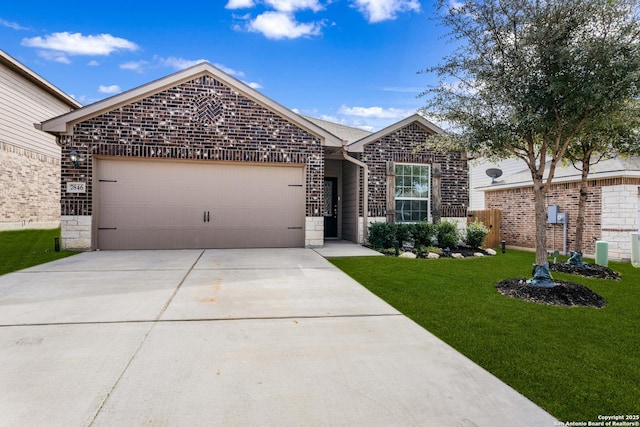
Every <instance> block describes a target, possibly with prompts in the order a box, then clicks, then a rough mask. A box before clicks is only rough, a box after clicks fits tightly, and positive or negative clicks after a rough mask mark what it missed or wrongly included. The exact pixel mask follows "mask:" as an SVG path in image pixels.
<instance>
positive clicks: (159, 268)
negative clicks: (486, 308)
mask: <svg viewBox="0 0 640 427" xmlns="http://www.w3.org/2000/svg"><path fill="white" fill-rule="evenodd" d="M0 425H2V426H65V427H69V426H227V425H229V426H327V425H330V426H392V425H393V426H492V427H495V426H536V427H540V426H550V427H551V426H554V425H555V420H554V419H553V418H552V417H551V416H550V415H549V414H547V413H546V412H544V411H542V410H541V409H540V408H538V407H537V406H536V405H534V404H533V403H531V402H530V401H529V400H527V399H526V398H524V397H523V396H521V395H520V394H518V393H516V392H515V391H514V390H513V389H511V388H509V387H508V386H507V385H505V384H504V383H502V382H500V381H499V380H497V379H496V378H495V377H493V376H492V375H490V374H489V373H487V372H486V371H484V370H483V369H481V368H479V367H478V366H477V365H475V364H474V363H472V362H471V361H469V360H468V359H466V358H465V357H464V356H462V355H460V354H459V353H457V352H456V351H455V350H453V349H452V348H451V347H449V346H448V345H446V344H444V343H443V342H442V341H440V340H438V339H437V338H435V337H434V336H433V335H431V334H430V333H429V332H427V331H425V330H424V329H422V328H421V327H419V326H418V325H416V324H415V323H413V322H412V321H411V320H409V319H407V318H406V317H404V316H403V315H401V314H400V313H398V312H397V311H396V310H395V309H393V308H392V307H390V306H389V305H388V304H386V303H385V302H384V301H382V300H380V299H379V298H377V297H376V296H375V295H373V294H371V293H370V292H369V291H368V290H366V289H365V288H363V287H362V286H360V285H359V284H358V283H357V282H355V281H353V280H352V279H350V278H349V277H347V276H346V275H345V274H343V273H341V272H340V271H339V270H337V269H336V268H335V267H333V266H332V265H331V264H330V263H329V262H328V261H327V260H326V259H324V258H323V257H322V256H320V255H319V254H318V253H317V252H315V251H313V250H310V249H259V250H184V251H114V252H87V253H82V254H79V255H76V256H73V257H71V258H66V259H63V260H59V261H56V262H52V263H49V264H45V265H42V266H38V267H34V268H31V269H27V270H23V271H20V272H16V273H12V274H8V275H4V276H0Z"/></svg>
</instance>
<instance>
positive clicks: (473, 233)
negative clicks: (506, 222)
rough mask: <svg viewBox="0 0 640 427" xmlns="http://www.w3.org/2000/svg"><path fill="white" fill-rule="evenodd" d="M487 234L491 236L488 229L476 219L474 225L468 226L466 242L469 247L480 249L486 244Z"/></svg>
mask: <svg viewBox="0 0 640 427" xmlns="http://www.w3.org/2000/svg"><path fill="white" fill-rule="evenodd" d="M487 234H489V230H488V229H487V227H485V226H484V224H483V223H481V222H480V221H478V220H477V219H476V220H475V221H474V222H473V223H472V224H469V225H467V236H466V239H465V241H466V243H467V245H469V246H471V247H472V248H480V247H482V245H483V244H484V239H485V238H486V237H487Z"/></svg>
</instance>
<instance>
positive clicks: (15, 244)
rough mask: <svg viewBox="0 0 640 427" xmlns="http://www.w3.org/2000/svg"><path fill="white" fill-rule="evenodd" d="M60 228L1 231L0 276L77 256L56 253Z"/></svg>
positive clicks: (61, 252)
mask: <svg viewBox="0 0 640 427" xmlns="http://www.w3.org/2000/svg"><path fill="white" fill-rule="evenodd" d="M56 237H57V238H60V228H55V229H49V230H10V231H0V275H3V274H6V273H11V272H13V271H18V270H22V269H24V268H28V267H33V266H34V265H39V264H44V263H45V262H49V261H54V260H56V259H60V258H65V257H68V256H70V255H74V254H77V253H78V252H73V251H63V250H61V251H60V252H56V251H55V245H54V242H55V240H54V239H55V238H56Z"/></svg>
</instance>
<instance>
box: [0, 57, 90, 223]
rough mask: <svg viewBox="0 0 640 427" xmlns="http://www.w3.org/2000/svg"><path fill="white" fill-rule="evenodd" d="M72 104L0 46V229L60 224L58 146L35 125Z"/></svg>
mask: <svg viewBox="0 0 640 427" xmlns="http://www.w3.org/2000/svg"><path fill="white" fill-rule="evenodd" d="M76 108H80V104H79V103H78V102H76V101H75V100H74V99H72V98H71V97H70V96H68V95H66V94H64V93H63V92H62V91H60V90H59V89H58V88H56V87H54V86H53V85H52V84H51V83H49V82H47V81H46V80H44V79H43V78H42V77H40V76H39V75H37V74H36V73H34V72H33V71H31V70H30V69H28V68H27V67H25V66H24V65H23V64H21V63H20V62H18V61H17V60H15V59H14V58H12V57H11V56H9V55H8V54H7V53H5V52H4V51H2V50H0V165H1V166H0V195H1V196H0V230H10V229H21V228H55V227H58V226H59V225H60V147H59V146H58V145H57V144H56V138H55V137H53V136H52V135H48V134H46V133H43V132H40V131H38V130H36V129H35V128H34V123H40V122H41V121H43V120H46V119H48V118H50V117H52V116H54V115H58V114H63V113H66V112H68V111H71V110H74V109H76Z"/></svg>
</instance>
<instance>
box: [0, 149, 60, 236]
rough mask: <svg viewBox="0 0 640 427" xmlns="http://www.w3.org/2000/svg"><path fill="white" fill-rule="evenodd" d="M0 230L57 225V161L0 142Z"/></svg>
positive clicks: (58, 207)
mask: <svg viewBox="0 0 640 427" xmlns="http://www.w3.org/2000/svg"><path fill="white" fill-rule="evenodd" d="M0 165H1V166H0V195H1V197H0V230H9V229H20V228H56V227H58V226H59V225H60V187H59V185H60V159H57V158H52V157H49V156H47V155H44V154H40V153H37V152H35V151H31V150H27V149H25V148H21V147H16V146H14V145H11V144H8V143H5V142H0Z"/></svg>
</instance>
